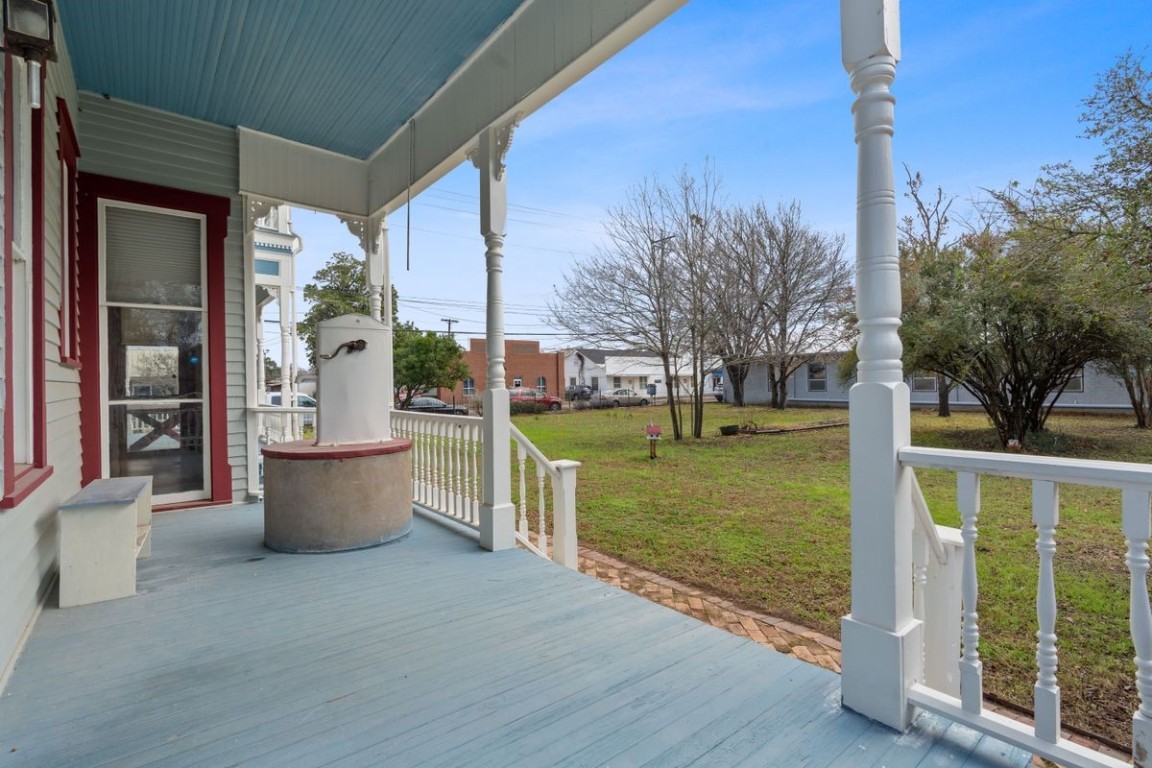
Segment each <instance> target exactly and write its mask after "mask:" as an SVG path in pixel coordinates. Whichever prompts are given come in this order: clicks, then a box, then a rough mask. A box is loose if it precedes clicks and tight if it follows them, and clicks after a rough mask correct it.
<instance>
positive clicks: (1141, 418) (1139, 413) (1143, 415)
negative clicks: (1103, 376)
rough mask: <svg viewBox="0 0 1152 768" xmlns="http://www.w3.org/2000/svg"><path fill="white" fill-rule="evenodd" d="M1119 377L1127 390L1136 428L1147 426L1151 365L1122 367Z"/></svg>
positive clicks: (1151, 397)
mask: <svg viewBox="0 0 1152 768" xmlns="http://www.w3.org/2000/svg"><path fill="white" fill-rule="evenodd" d="M1121 379H1123V381H1124V389H1126V390H1128V401H1129V402H1130V403H1132V413H1134V414H1135V415H1136V428H1137V429H1148V428H1149V421H1148V417H1149V413H1150V411H1152V408H1150V406H1152V366H1148V367H1146V366H1144V365H1140V364H1137V365H1132V366H1128V367H1126V368H1125V369H1124V371H1123V374H1122V376H1121Z"/></svg>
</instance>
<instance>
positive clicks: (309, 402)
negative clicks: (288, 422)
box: [267, 392, 316, 427]
mask: <svg viewBox="0 0 1152 768" xmlns="http://www.w3.org/2000/svg"><path fill="white" fill-rule="evenodd" d="M267 399H268V405H275V406H279V405H280V393H279V392H269V393H268V398H267ZM296 407H297V408H315V407H316V398H314V397H312V395H306V394H304V393H303V392H297V393H296ZM315 423H316V414H314V413H306V414H304V421H303V424H304V426H306V427H311V426H312V425H313V424H315Z"/></svg>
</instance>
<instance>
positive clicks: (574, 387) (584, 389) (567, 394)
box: [564, 384, 594, 402]
mask: <svg viewBox="0 0 1152 768" xmlns="http://www.w3.org/2000/svg"><path fill="white" fill-rule="evenodd" d="M593 391H594V390H593V389H592V387H590V386H588V385H587V384H569V385H568V386H566V387H564V399H565V400H568V401H569V402H571V401H573V400H591V399H592V393H593Z"/></svg>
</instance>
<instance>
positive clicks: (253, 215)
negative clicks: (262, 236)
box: [244, 195, 280, 232]
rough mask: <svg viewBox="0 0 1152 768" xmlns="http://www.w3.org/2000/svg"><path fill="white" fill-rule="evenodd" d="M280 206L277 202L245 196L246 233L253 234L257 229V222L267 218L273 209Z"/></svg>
mask: <svg viewBox="0 0 1152 768" xmlns="http://www.w3.org/2000/svg"><path fill="white" fill-rule="evenodd" d="M278 205H280V203H279V202H278V201H276V200H268V199H265V198H262V197H255V196H253V195H245V196H244V214H245V215H244V231H245V232H251V231H252V230H253V229H255V228H256V222H258V221H260V219H262V218H264V217H265V216H267V215H268V214H269V213H270V212H271V211H272V209H273V208H275V207H277V206H278Z"/></svg>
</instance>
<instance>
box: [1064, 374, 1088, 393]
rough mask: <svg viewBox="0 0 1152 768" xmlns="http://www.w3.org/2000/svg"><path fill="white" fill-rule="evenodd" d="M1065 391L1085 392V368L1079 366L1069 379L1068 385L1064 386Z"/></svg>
mask: <svg viewBox="0 0 1152 768" xmlns="http://www.w3.org/2000/svg"><path fill="white" fill-rule="evenodd" d="M1064 391H1065V392H1074V393H1077V392H1083V391H1084V369H1083V368H1079V369H1077V370H1076V373H1074V374H1072V378H1070V379H1068V386H1066V387H1064Z"/></svg>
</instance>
